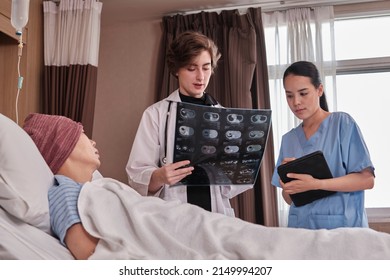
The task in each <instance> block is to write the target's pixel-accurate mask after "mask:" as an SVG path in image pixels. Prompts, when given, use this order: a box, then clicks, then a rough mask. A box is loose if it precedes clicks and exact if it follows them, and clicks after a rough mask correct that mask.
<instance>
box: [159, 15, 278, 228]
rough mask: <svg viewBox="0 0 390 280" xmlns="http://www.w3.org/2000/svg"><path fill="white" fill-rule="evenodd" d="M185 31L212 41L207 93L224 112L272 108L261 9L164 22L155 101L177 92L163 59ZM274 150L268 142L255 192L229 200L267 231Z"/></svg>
mask: <svg viewBox="0 0 390 280" xmlns="http://www.w3.org/2000/svg"><path fill="white" fill-rule="evenodd" d="M186 30H196V31H200V32H202V33H203V34H205V35H207V36H208V37H210V38H212V39H213V40H214V41H215V43H216V44H217V46H218V48H219V50H220V52H221V54H222V57H221V59H220V61H219V62H218V67H217V69H216V71H215V74H214V75H213V76H212V78H211V80H210V83H209V86H208V88H207V91H208V92H209V93H210V94H211V95H213V96H214V97H215V98H216V99H217V100H218V101H219V102H220V103H221V104H222V105H223V106H224V107H233V108H254V109H259V108H261V109H270V98H269V90H268V72H267V63H266V56H265V42H264V33H263V32H264V31H263V26H262V19H261V9H260V8H250V9H248V11H247V12H246V13H245V14H240V13H239V11H238V10H229V11H221V12H220V13H216V12H200V13H197V14H189V15H176V16H169V17H168V16H167V17H164V18H163V32H164V34H163V39H162V45H161V50H160V64H159V67H160V69H159V73H161V74H160V75H159V76H158V82H159V84H160V85H161V86H160V88H159V91H158V92H157V95H156V96H157V100H161V99H162V98H165V97H167V96H168V95H169V94H170V93H171V92H172V91H173V90H175V89H176V88H177V87H178V84H177V80H176V79H175V78H174V77H172V76H171V75H170V74H169V71H168V68H167V66H166V62H165V54H166V50H167V48H168V46H169V44H170V43H171V42H172V40H173V39H174V38H175V37H176V35H178V34H179V33H181V32H183V31H186ZM269 135H270V136H272V132H270V134H269ZM272 151H273V140H272V137H270V138H269V141H268V143H267V147H266V152H265V154H264V158H263V161H262V164H261V170H260V174H259V176H258V179H257V181H256V183H255V185H254V188H253V189H251V190H249V191H246V192H245V193H242V194H240V195H239V196H237V197H235V198H233V199H232V200H231V203H232V206H233V207H234V209H235V212H236V216H237V217H239V218H241V219H243V220H246V221H249V222H252V223H258V224H263V225H267V226H277V224H278V217H277V207H276V190H275V188H274V187H272V186H271V176H272V172H273V168H274V157H273V152H272Z"/></svg>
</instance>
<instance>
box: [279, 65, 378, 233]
mask: <svg viewBox="0 0 390 280" xmlns="http://www.w3.org/2000/svg"><path fill="white" fill-rule="evenodd" d="M283 85H284V89H285V93H286V100H287V103H288V105H289V107H290V109H291V111H292V112H293V113H294V115H295V116H296V117H297V118H299V119H300V120H302V122H301V123H300V124H299V125H298V126H297V127H296V128H294V129H292V130H290V131H289V132H287V133H286V134H285V135H283V138H282V143H281V147H280V152H279V158H278V160H277V163H276V168H275V171H274V174H273V177H272V185H274V186H276V187H281V188H282V189H283V191H282V194H283V198H284V200H285V201H286V202H287V203H288V204H289V205H290V210H289V216H288V226H289V227H296V228H308V229H333V228H338V227H368V221H367V215H366V212H365V207H364V191H365V190H367V189H372V188H373V187H374V179H375V174H374V166H373V164H372V162H371V159H370V154H369V151H368V148H367V146H366V144H365V142H364V139H363V135H362V133H361V131H360V129H359V127H358V125H357V123H356V122H355V121H354V119H353V118H352V117H351V116H350V115H349V114H347V113H345V112H332V113H330V112H329V111H328V108H327V104H326V99H325V95H324V89H323V84H322V83H321V79H320V76H319V72H318V69H317V68H316V66H315V65H314V64H313V63H311V62H307V61H299V62H295V63H293V64H291V65H290V66H289V67H288V68H287V69H286V71H285V73H284V76H283ZM317 150H321V151H322V152H323V153H324V155H325V158H326V160H327V162H328V165H329V168H330V170H331V172H332V174H333V178H332V179H322V180H320V179H315V178H313V177H312V176H310V175H307V174H292V173H290V174H289V177H291V178H293V179H295V180H292V181H291V182H288V183H286V184H284V183H283V182H281V181H280V178H279V176H278V173H277V171H276V170H277V167H278V166H279V165H281V164H284V163H286V162H288V161H291V160H293V159H295V158H299V157H301V156H304V155H306V154H309V153H311V152H314V151H317ZM317 189H322V190H330V191H336V193H335V194H333V195H330V196H327V197H325V198H322V199H318V200H315V201H313V202H311V203H309V204H306V205H303V206H299V207H297V206H295V205H294V203H293V202H292V200H291V198H290V195H291V194H295V193H300V192H304V191H308V190H317Z"/></svg>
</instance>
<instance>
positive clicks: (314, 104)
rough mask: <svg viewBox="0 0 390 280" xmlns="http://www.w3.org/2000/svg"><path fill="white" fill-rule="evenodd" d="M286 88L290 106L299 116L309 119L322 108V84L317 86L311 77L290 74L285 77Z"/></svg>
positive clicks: (302, 118)
mask: <svg viewBox="0 0 390 280" xmlns="http://www.w3.org/2000/svg"><path fill="white" fill-rule="evenodd" d="M284 89H285V92H286V99H287V103H288V106H289V107H290V109H291V111H292V112H293V113H294V115H295V116H296V117H297V118H299V119H301V120H305V119H308V118H310V117H311V116H313V115H314V113H315V112H317V110H319V109H320V97H321V95H322V94H323V86H322V84H321V85H320V86H319V87H318V88H315V86H314V85H313V84H312V83H311V80H310V78H309V77H305V76H296V75H293V74H290V75H288V76H287V77H286V78H285V79H284Z"/></svg>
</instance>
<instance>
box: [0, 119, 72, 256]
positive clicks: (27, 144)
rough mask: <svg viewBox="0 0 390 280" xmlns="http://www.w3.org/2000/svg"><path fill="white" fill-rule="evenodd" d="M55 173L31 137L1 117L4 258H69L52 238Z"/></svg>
mask: <svg viewBox="0 0 390 280" xmlns="http://www.w3.org/2000/svg"><path fill="white" fill-rule="evenodd" d="M53 180H54V176H53V173H52V172H51V170H50V169H49V167H48V166H47V164H46V162H45V161H44V159H43V157H42V156H41V154H40V153H39V151H38V149H37V148H36V146H35V144H34V142H33V141H32V140H31V138H30V136H29V135H28V134H27V133H26V132H25V131H24V130H23V129H22V128H21V127H19V126H18V125H17V124H16V123H15V122H14V121H12V120H11V119H9V118H7V117H6V116H4V115H2V114H0V233H1V234H0V235H1V236H2V238H1V240H0V259H46V258H48V259H57V258H60V259H69V258H72V255H71V254H70V253H69V252H68V250H67V249H66V248H64V247H63V246H62V245H60V243H59V242H58V240H57V239H56V238H54V237H53V236H51V232H50V218H49V206H48V200H47V191H48V189H49V187H50V186H51V185H52V183H53Z"/></svg>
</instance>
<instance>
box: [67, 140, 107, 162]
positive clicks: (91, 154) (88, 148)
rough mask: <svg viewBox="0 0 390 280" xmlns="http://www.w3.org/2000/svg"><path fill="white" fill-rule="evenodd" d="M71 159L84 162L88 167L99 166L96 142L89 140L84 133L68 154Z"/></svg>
mask: <svg viewBox="0 0 390 280" xmlns="http://www.w3.org/2000/svg"><path fill="white" fill-rule="evenodd" d="M69 159H70V160H72V161H77V162H78V163H82V164H86V165H87V166H88V167H89V166H90V167H93V168H95V169H98V168H99V166H100V159H99V151H98V150H97V149H96V142H95V141H93V140H90V139H89V138H88V136H87V135H85V133H81V135H80V138H79V140H78V142H77V144H76V146H75V148H74V149H73V151H72V153H71V154H70V156H69Z"/></svg>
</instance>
